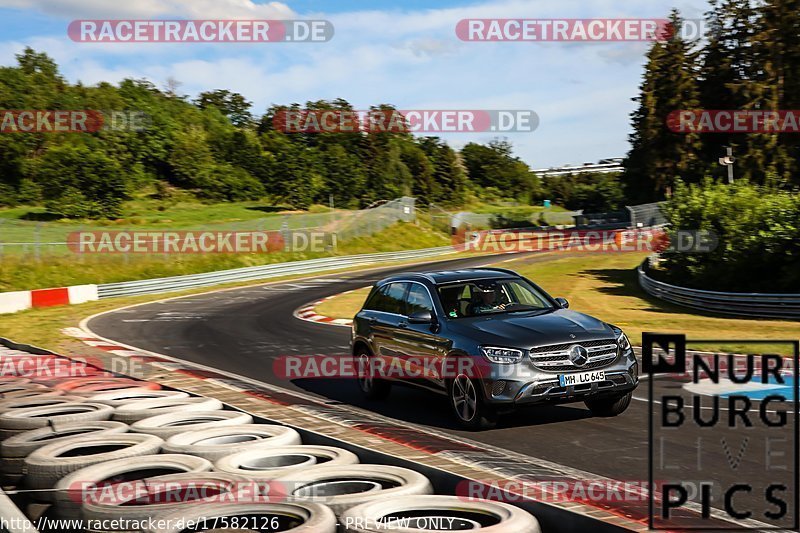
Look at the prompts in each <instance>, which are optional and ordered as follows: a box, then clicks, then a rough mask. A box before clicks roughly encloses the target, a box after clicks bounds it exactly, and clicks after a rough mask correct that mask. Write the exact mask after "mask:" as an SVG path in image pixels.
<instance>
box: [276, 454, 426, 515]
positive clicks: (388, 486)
mask: <svg viewBox="0 0 800 533" xmlns="http://www.w3.org/2000/svg"><path fill="white" fill-rule="evenodd" d="M275 481H276V483H278V484H279V485H282V487H283V490H285V491H286V494H287V495H288V497H289V498H291V499H293V500H295V501H311V502H315V503H323V504H325V505H327V506H328V507H330V508H331V509H332V510H333V512H334V513H335V514H336V516H340V515H341V514H342V513H343V512H344V511H346V510H347V509H350V508H351V507H355V506H357V505H360V504H362V503H369V502H372V501H376V500H390V499H393V498H397V497H399V496H421V495H424V494H433V486H432V485H431V482H430V481H429V480H428V478H426V477H425V476H423V475H422V474H420V473H419V472H415V471H414V470H409V469H407V468H400V467H397V466H387V465H374V464H359V465H348V466H320V467H316V468H309V469H307V470H303V471H299V472H292V473H291V474H288V475H286V476H285V477H280V478H277V479H276V480H275Z"/></svg>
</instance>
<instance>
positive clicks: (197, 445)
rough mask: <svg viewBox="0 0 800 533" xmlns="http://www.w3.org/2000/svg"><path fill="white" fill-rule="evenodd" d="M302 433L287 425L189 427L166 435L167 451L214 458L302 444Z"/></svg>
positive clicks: (165, 447)
mask: <svg viewBox="0 0 800 533" xmlns="http://www.w3.org/2000/svg"><path fill="white" fill-rule="evenodd" d="M301 442H302V441H301V439H300V434H299V433H298V432H297V431H295V430H293V429H292V428H288V427H286V426H278V425H268V424H260V425H255V424H246V425H241V426H224V427H219V428H213V429H203V430H197V431H187V432H186V433H178V434H177V435H173V436H171V437H170V438H168V439H167V442H165V443H164V447H163V448H162V450H163V452H164V453H185V454H189V455H196V456H198V457H202V458H204V459H208V460H209V461H212V462H215V461H218V460H219V459H222V458H223V457H227V456H229V455H232V454H235V453H239V452H244V451H248V450H253V449H262V448H266V449H271V448H277V447H280V446H292V445H296V444H301Z"/></svg>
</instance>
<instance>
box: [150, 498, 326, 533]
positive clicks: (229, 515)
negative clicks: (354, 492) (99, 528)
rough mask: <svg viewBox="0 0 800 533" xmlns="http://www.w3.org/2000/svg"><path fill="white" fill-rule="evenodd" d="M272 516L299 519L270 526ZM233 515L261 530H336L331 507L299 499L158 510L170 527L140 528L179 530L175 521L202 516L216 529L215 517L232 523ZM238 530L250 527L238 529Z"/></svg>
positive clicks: (305, 532)
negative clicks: (291, 524) (292, 523)
mask: <svg viewBox="0 0 800 533" xmlns="http://www.w3.org/2000/svg"><path fill="white" fill-rule="evenodd" d="M273 516H275V517H279V518H278V520H279V522H278V523H282V522H283V520H281V519H280V517H286V518H289V517H291V518H295V519H297V518H299V519H300V520H302V523H301V524H299V525H297V526H295V527H292V528H291V529H289V528H284V527H281V526H278V527H273V526H272V525H271V524H272V517H273ZM233 517H249V518H247V519H246V520H248V522H247V523H243V525H244V526H245V527H248V526H262V527H261V529H260V530H261V531H267V530H273V531H282V532H285V533H336V515H334V514H333V511H331V510H330V509H329V508H328V507H326V506H324V505H319V504H316V503H299V502H287V503H254V504H237V503H232V504H210V505H203V506H202V508H190V509H184V510H181V511H177V512H174V513H165V514H159V515H158V519H159V520H160V521H162V522H163V523H164V525H167V524H171V525H172V527H165V528H163V529H146V530H144V533H181V531H183V529H182V526H178V525H177V524H178V523H179V522H180V520H184V521H186V522H188V521H192V522H194V523H198V522H200V523H202V522H203V520H206V521H209V522H210V523H209V525H208V526H205V530H206V531H218V530H212V529H211V527H213V525H216V524H214V523H213V521H214V520H215V519H217V520H218V521H220V522H221V523H223V524H224V523H226V522H227V523H228V524H230V525H233V522H232V519H233ZM226 519H228V520H226ZM240 523H242V522H240ZM264 526H267V527H264ZM198 529H199V528H198ZM234 529H238V528H234ZM201 531H202V529H201ZM223 531H227V530H223ZM239 531H251V530H244V529H239ZM252 531H258V529H254V530H252Z"/></svg>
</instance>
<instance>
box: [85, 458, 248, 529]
mask: <svg viewBox="0 0 800 533" xmlns="http://www.w3.org/2000/svg"><path fill="white" fill-rule="evenodd" d="M181 483H183V484H184V485H183V486H184V487H195V490H189V489H188V488H187V490H186V491H185V492H184V494H185V495H186V496H187V499H186V500H184V501H177V502H176V501H174V500H175V498H174V497H173V498H172V499H171V501H169V502H163V501H162V502H160V503H153V502H151V503H146V501H143V500H145V498H147V497H148V496H149V497H150V499H151V500H152V499H158V498H159V495H164V494H165V492H166V491H165V487H168V486H171V487H175V486H176V485H178V484H181ZM248 485H252V482H250V481H248V480H247V479H245V478H241V477H238V476H231V475H230V474H222V473H218V472H201V473H194V474H171V475H167V476H156V477H151V478H147V479H144V480H141V481H139V482H138V484H135V485H132V486H128V487H125V490H121V491H119V492H116V491H113V490H112V491H103V492H101V493H100V494H99V495H98V496H99V497H98V498H96V499H93V501H91V502H86V503H84V504H83V509H82V512H81V516H82V517H83V518H84V520H89V521H91V520H98V521H100V522H99V523H108V522H113V521H115V520H117V521H120V522H123V523H124V522H125V521H143V522H146V521H147V520H148V519H149V518H150V517H154V516H160V515H163V514H166V513H172V512H174V513H181V514H183V513H186V512H191V511H192V510H196V511H199V512H202V513H206V512H207V511H208V510H209V507H212V506H213V504H214V503H215V502H216V503H219V502H220V500H228V501H231V499H232V498H236V497H237V494H235V493H232V491H233V490H238V489H240V488H241V487H243V486H248ZM199 486H205V487H210V486H213V487H219V492H218V493H216V494H214V495H211V496H209V497H206V498H203V497H202V495H201V494H200V493H201V492H203V493H206V492H207V491H204V490H198V489H197V487H199ZM214 492H217V491H214ZM190 493H191V495H192V496H196V498H191V499H188V498H189V494H190ZM171 494H174V491H173V492H171ZM250 494H252V493H250ZM198 496H199V497H198ZM136 500H139V504H132V502H134V501H136ZM234 501H235V500H234ZM184 527H185V526H184ZM87 531H88V532H91V531H92V530H91V529H87ZM106 531H109V530H106Z"/></svg>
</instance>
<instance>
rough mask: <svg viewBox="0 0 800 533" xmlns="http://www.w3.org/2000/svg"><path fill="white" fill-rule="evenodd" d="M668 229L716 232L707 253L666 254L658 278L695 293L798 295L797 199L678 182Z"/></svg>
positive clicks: (742, 186)
mask: <svg viewBox="0 0 800 533" xmlns="http://www.w3.org/2000/svg"><path fill="white" fill-rule="evenodd" d="M664 212H665V215H666V217H667V220H668V221H669V224H670V226H671V228H672V229H687V230H694V229H701V230H709V231H712V232H714V233H715V234H716V235H717V237H718V238H719V245H718V247H717V248H716V249H715V250H714V251H713V252H710V253H694V254H687V253H678V252H664V253H663V254H662V260H661V261H660V265H659V270H658V271H656V272H654V274H655V275H656V277H659V278H662V279H665V280H666V281H669V282H671V283H675V284H677V285H682V286H686V287H694V288H699V289H708V290H720V291H729V292H772V293H775V292H788V293H800V269H798V268H797V266H798V265H800V196H798V195H797V194H791V193H788V192H784V191H777V190H771V189H767V188H763V187H758V186H753V185H749V184H745V183H740V184H736V185H733V186H730V185H723V184H719V183H717V184H715V183H712V182H711V181H710V180H706V181H705V182H704V183H702V184H701V185H691V186H686V185H684V184H682V183H679V184H678V185H677V187H676V189H675V194H674V196H673V197H672V198H671V199H670V200H669V201H668V202H667V205H666V207H665V209H664Z"/></svg>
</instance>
